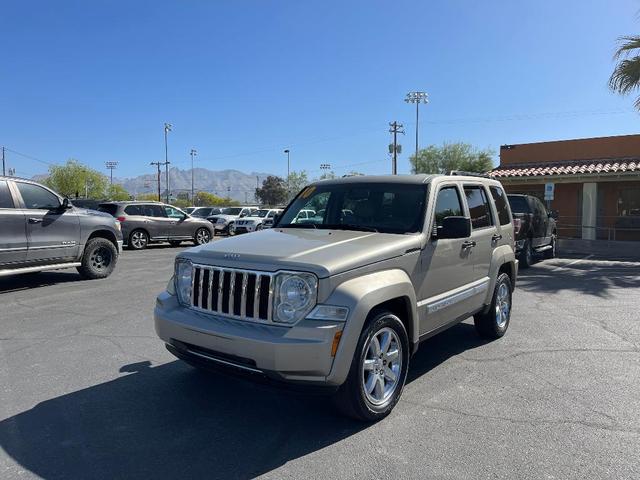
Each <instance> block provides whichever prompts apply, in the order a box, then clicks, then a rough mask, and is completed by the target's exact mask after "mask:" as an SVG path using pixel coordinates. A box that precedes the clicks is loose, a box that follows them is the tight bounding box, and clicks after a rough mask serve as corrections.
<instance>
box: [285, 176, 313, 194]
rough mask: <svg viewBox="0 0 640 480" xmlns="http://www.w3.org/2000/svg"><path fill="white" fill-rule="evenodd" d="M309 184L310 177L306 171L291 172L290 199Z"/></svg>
mask: <svg viewBox="0 0 640 480" xmlns="http://www.w3.org/2000/svg"><path fill="white" fill-rule="evenodd" d="M308 184H309V177H308V176H307V172H306V171H305V170H301V171H300V172H295V171H294V172H291V173H290V174H289V181H288V186H289V198H292V197H293V196H295V195H297V194H298V192H299V191H300V190H302V189H303V188H304V187H306V186H307V185H308Z"/></svg>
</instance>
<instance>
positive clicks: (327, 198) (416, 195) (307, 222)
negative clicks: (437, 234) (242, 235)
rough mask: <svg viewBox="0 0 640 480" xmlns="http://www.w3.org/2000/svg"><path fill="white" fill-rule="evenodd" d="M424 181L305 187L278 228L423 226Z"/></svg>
mask: <svg viewBox="0 0 640 480" xmlns="http://www.w3.org/2000/svg"><path fill="white" fill-rule="evenodd" d="M426 195H427V188H426V185H420V184H418V185H412V184H401V183H397V184H394V183H343V184H336V185H326V186H324V185H323V186H310V187H307V188H305V189H304V190H303V191H302V192H300V194H299V195H298V197H296V199H295V200H294V201H293V202H292V203H291V205H290V206H289V207H288V208H287V210H286V211H285V213H284V214H283V216H282V218H281V219H280V221H279V222H278V227H279V228H325V229H339V230H360V231H373V232H383V233H414V232H418V231H420V230H421V229H422V223H423V220H424V209H425V202H426Z"/></svg>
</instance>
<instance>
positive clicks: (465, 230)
mask: <svg viewBox="0 0 640 480" xmlns="http://www.w3.org/2000/svg"><path fill="white" fill-rule="evenodd" d="M470 236H471V219H469V218H467V217H445V218H444V219H442V225H440V226H438V227H436V228H434V229H433V233H432V235H431V238H433V239H445V238H468V237H470Z"/></svg>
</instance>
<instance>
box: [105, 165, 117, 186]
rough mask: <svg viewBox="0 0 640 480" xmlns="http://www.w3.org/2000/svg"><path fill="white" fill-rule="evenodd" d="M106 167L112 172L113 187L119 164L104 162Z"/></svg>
mask: <svg viewBox="0 0 640 480" xmlns="http://www.w3.org/2000/svg"><path fill="white" fill-rule="evenodd" d="M104 165H105V167H107V170H111V175H110V176H111V186H112V187H113V171H114V170H115V169H116V168H118V162H104Z"/></svg>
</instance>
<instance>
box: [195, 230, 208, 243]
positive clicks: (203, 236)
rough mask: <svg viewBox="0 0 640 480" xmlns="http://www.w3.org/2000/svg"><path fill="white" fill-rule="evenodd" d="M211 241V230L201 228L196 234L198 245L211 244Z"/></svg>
mask: <svg viewBox="0 0 640 480" xmlns="http://www.w3.org/2000/svg"><path fill="white" fill-rule="evenodd" d="M210 240H211V235H210V234H209V230H207V229H205V228H201V229H199V230H198V231H197V232H196V242H197V243H198V245H203V244H205V243H209V241H210Z"/></svg>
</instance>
